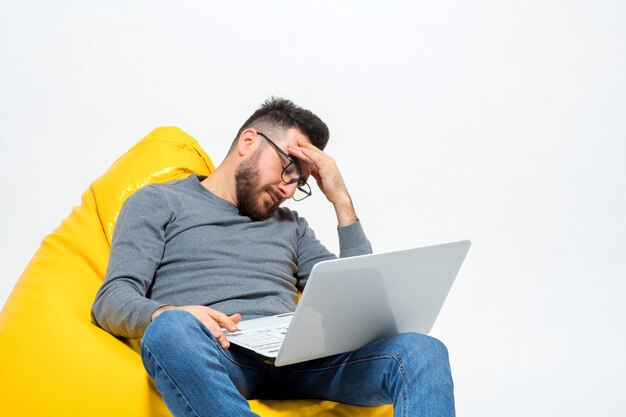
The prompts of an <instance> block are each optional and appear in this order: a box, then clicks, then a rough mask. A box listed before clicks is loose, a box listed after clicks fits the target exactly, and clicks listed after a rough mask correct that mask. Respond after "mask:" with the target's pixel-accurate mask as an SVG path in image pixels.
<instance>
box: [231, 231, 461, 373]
mask: <svg viewBox="0 0 626 417" xmlns="http://www.w3.org/2000/svg"><path fill="white" fill-rule="evenodd" d="M470 244H471V243H470V241H469V240H462V241H457V242H450V243H443V244H438V245H432V246H424V247H420V248H415V249H407V250H402V251H397V252H389V253H380V254H372V255H363V256H355V257H352V258H342V259H337V260H331V261H324V262H320V263H318V264H316V265H315V267H314V268H313V270H312V271H311V274H310V275H309V279H308V281H307V284H306V286H305V289H304V292H303V293H302V298H301V299H300V302H299V303H298V306H297V308H296V311H295V312H294V313H288V314H280V315H277V316H271V317H264V318H260V319H254V320H244V321H242V322H240V323H239V325H238V330H237V331H236V332H233V333H229V332H226V335H227V337H228V339H229V340H230V342H231V343H232V344H234V345H237V346H241V347H243V348H246V349H249V350H252V351H254V352H256V353H258V354H259V355H261V356H263V357H266V358H268V359H270V360H274V365H275V366H284V365H290V364H293V363H298V362H304V361H308V360H312V359H317V358H322V357H325V356H331V355H335V354H339V353H344V352H349V351H353V350H356V349H358V348H360V347H362V346H364V345H366V344H367V343H370V342H373V341H375V340H377V339H380V338H382V337H385V336H389V335H392V334H395V333H398V332H418V333H424V334H426V333H429V332H430V330H431V329H432V327H433V325H434V323H435V319H436V318H437V315H438V314H439V311H440V310H441V306H442V305H443V302H444V301H445V299H446V296H447V295H448V292H449V291H450V287H451V286H452V282H453V281H454V279H455V277H456V275H457V273H458V272H459V269H460V268H461V264H462V263H463V260H464V259H465V255H466V254H467V251H468V250H469V247H470Z"/></svg>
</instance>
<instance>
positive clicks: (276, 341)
mask: <svg viewBox="0 0 626 417" xmlns="http://www.w3.org/2000/svg"><path fill="white" fill-rule="evenodd" d="M288 328H289V325H288V324H285V325H280V326H273V327H264V328H261V329H251V330H241V331H236V332H234V333H226V336H227V337H228V340H230V341H231V342H235V343H237V344H239V345H242V346H244V347H247V348H248V349H255V350H264V351H267V352H269V353H275V352H278V351H279V350H280V346H281V345H282V344H283V340H285V335H286V334H287V329H288Z"/></svg>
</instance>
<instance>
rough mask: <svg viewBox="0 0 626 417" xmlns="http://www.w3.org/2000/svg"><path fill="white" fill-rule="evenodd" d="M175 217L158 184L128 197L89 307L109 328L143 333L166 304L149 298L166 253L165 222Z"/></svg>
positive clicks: (97, 320) (121, 332)
mask: <svg viewBox="0 0 626 417" xmlns="http://www.w3.org/2000/svg"><path fill="white" fill-rule="evenodd" d="M171 216H172V213H171V209H170V208H169V206H168V204H167V200H166V199H165V198H164V196H162V195H161V194H160V193H159V192H158V189H156V188H154V187H151V186H147V187H144V188H142V189H141V190H139V191H137V192H136V193H135V194H133V195H132V196H131V197H129V198H128V200H127V201H126V203H125V204H124V207H123V208H122V210H121V211H120V214H119V216H118V220H117V224H116V228H115V232H114V235H113V241H112V244H111V257H110V259H109V264H108V267H107V273H106V276H105V279H104V283H103V285H102V287H101V288H100V290H99V291H98V293H97V295H96V299H95V301H94V304H93V306H92V309H91V317H92V320H93V322H94V323H95V324H97V325H98V326H100V327H102V328H103V329H105V330H106V331H108V332H109V333H112V334H114V335H116V336H122V337H126V338H139V337H142V336H143V333H144V331H145V329H146V327H147V326H148V324H149V323H150V318H151V316H152V313H153V312H154V311H155V310H156V309H157V308H159V307H161V306H162V305H163V304H161V303H158V302H156V301H153V300H150V299H148V298H147V294H148V291H149V289H150V285H151V283H152V280H153V278H154V275H155V271H156V270H157V268H158V267H159V264H160V262H161V259H162V257H163V251H164V247H165V226H166V224H167V223H168V222H169V221H170V219H171Z"/></svg>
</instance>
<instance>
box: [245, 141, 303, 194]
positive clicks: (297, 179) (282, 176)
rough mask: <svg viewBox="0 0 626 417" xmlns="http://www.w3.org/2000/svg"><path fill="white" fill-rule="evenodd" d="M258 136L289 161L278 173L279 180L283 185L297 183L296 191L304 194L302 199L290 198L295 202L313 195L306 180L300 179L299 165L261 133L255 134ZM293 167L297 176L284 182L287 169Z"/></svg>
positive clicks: (287, 175)
mask: <svg viewBox="0 0 626 417" xmlns="http://www.w3.org/2000/svg"><path fill="white" fill-rule="evenodd" d="M257 133H258V134H259V135H260V136H262V137H263V139H265V140H266V141H268V142H269V143H270V145H272V147H274V149H276V152H278V153H279V154H280V155H282V156H284V157H285V158H286V159H287V161H289V163H288V164H287V165H286V166H284V167H283V170H282V171H281V173H280V178H281V179H282V180H283V182H284V183H285V184H293V183H296V182H297V183H298V186H297V188H298V190H299V191H300V192H302V193H303V194H304V197H302V198H296V197H295V194H294V196H293V197H292V198H293V199H294V200H295V201H302V200H304V199H305V198H307V197H310V196H311V194H313V193H312V192H311V186H310V185H309V184H308V183H307V182H306V180H304V179H302V170H301V169H300V165H299V164H298V162H297V161H296V160H295V159H293V158H292V157H291V156H289V155H288V154H287V153H286V152H285V151H283V150H282V149H280V147H279V146H278V145H277V144H275V143H274V141H273V140H271V139H270V138H268V137H267V135H265V134H264V133H261V132H257ZM291 165H293V166H294V168H295V169H296V172H297V174H298V176H297V177H296V178H290V179H289V181H285V176H286V177H287V178H289V173H288V172H287V170H288V169H289V167H290V166H291Z"/></svg>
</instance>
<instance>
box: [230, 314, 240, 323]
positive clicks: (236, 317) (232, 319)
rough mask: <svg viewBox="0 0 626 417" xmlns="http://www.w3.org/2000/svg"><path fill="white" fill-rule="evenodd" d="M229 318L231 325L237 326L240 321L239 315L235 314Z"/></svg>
mask: <svg viewBox="0 0 626 417" xmlns="http://www.w3.org/2000/svg"><path fill="white" fill-rule="evenodd" d="M229 318H230V320H231V321H232V322H233V323H235V324H238V323H239V322H240V321H241V314H239V313H235V314H233V315H232V316H230V317H229Z"/></svg>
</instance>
